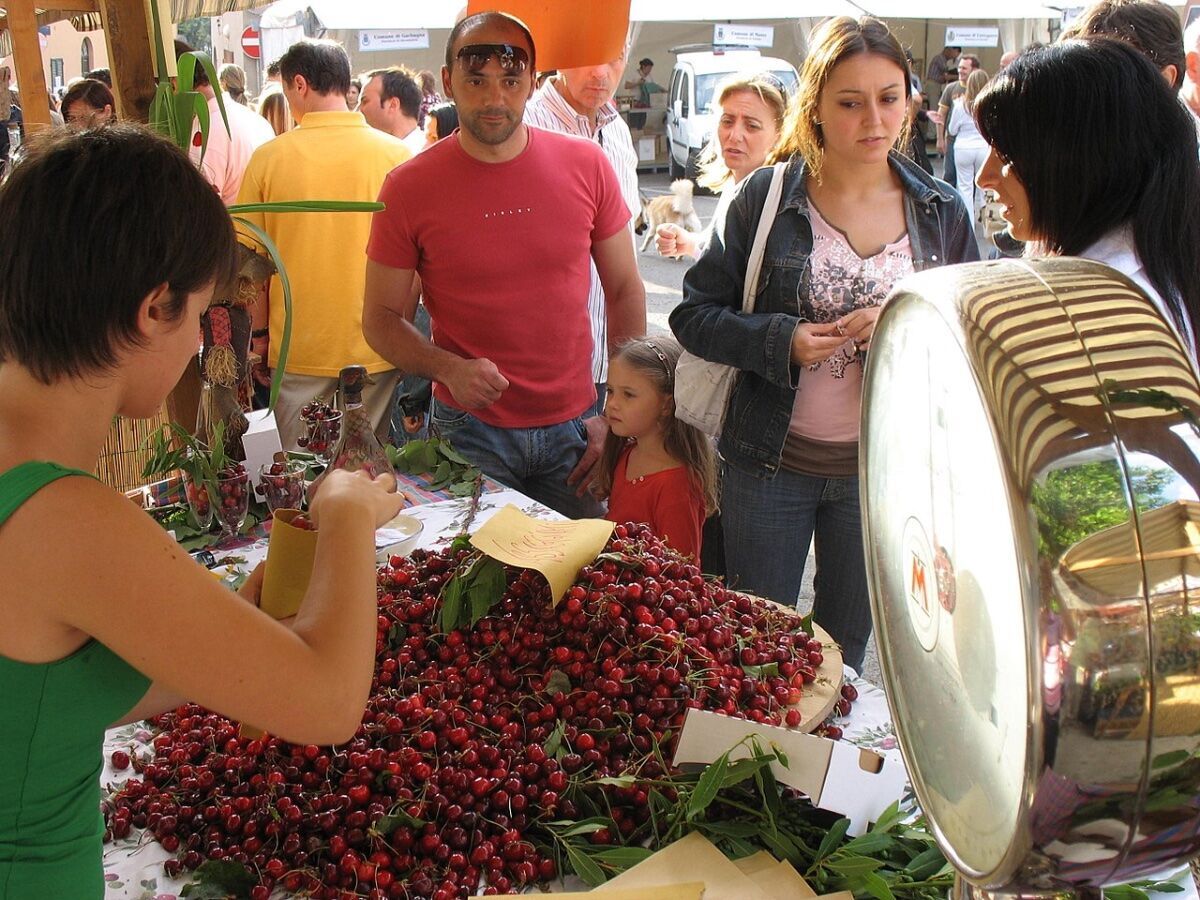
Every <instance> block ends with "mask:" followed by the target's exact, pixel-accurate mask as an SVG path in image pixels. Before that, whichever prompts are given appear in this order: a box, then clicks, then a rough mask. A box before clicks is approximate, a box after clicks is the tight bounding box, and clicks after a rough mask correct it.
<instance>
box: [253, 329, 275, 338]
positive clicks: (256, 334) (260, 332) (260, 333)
mask: <svg viewBox="0 0 1200 900" xmlns="http://www.w3.org/2000/svg"><path fill="white" fill-rule="evenodd" d="M270 334H271V329H270V328H255V329H254V330H253V331H251V332H250V337H252V338H265V337H268V336H269V335H270Z"/></svg>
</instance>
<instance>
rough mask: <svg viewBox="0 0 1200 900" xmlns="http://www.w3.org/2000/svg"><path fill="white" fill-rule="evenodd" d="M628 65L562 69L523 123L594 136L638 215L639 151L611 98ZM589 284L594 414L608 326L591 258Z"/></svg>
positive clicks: (604, 376)
mask: <svg viewBox="0 0 1200 900" xmlns="http://www.w3.org/2000/svg"><path fill="white" fill-rule="evenodd" d="M624 71H625V53H622V54H621V55H620V56H619V57H618V58H617V59H614V60H613V61H612V62H609V63H604V64H602V65H598V66H585V67H583V68H579V69H563V70H562V71H561V72H559V74H557V75H555V76H553V77H551V78H548V79H546V81H545V83H544V84H543V85H542V86H541V87H540V88H538V90H537V91H536V92H535V93H534V95H533V96H532V97H530V98H529V102H528V103H527V104H526V105H525V123H526V124H527V125H534V126H536V127H538V128H544V129H546V130H547V131H558V132H562V133H563V134H573V135H576V136H577V137H581V138H585V139H587V140H590V141H595V142H596V143H597V144H599V145H600V148H601V149H602V150H603V151H604V155H605V156H606V157H607V158H608V161H609V162H610V163H612V167H613V171H615V172H616V173H617V181H618V182H619V183H620V185H621V196H622V197H623V198H624V199H625V205H626V206H628V207H629V214H630V216H631V217H634V218H636V216H637V213H638V209H639V207H640V206H641V203H640V201H639V200H638V182H637V151H635V150H634V149H633V137H632V135H630V133H629V126H628V125H626V124H625V120H624V119H622V118H621V116H620V114H619V113H618V112H617V107H616V106H615V105H614V104H613V102H612V98H613V94H614V93H616V90H617V87H618V86H619V85H620V83H621V73H622V72H624ZM632 222H633V218H631V219H630V223H631V224H630V238H629V239H630V240H631V241H632V240H633V232H632ZM591 277H592V280H591V287H590V288H589V290H588V316H589V318H590V319H591V322H592V379H593V380H594V381H595V382H596V405H595V406H594V407H593V408H592V410H591V414H592V415H597V414H599V413H600V411H601V410H602V409H604V386H605V383H606V382H607V381H608V328H607V325H606V321H607V316H606V313H605V307H604V289H603V288H602V287H601V286H600V276H599V275H598V274H597V272H596V264H595V263H594V262H593V263H592V276H591Z"/></svg>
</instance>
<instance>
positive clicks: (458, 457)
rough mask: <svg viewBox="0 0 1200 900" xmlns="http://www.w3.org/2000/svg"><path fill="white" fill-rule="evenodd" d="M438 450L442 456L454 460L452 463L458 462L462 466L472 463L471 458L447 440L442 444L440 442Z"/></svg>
mask: <svg viewBox="0 0 1200 900" xmlns="http://www.w3.org/2000/svg"><path fill="white" fill-rule="evenodd" d="M438 452H439V453H441V454H442V456H444V457H446V459H448V460H450V462H452V463H458V464H459V465H460V466H470V465H471V461H470V460H468V459H467V458H466V457H465V456H463V455H462V454H461V453H459V452H458V451H457V450H455V449H454V448H453V447H451V446H450V444H449V443H448V442H446V441H442V442H441V443H440V444H438Z"/></svg>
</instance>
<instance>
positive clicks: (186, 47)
mask: <svg viewBox="0 0 1200 900" xmlns="http://www.w3.org/2000/svg"><path fill="white" fill-rule="evenodd" d="M196 52H203V51H197V50H196V48H195V47H193V46H192V45H191V44H189V43H188V42H187V41H184V40H181V39H180V38H175V61H176V62H179V58H180V57H181V56H183V54H185V53H196ZM205 55H206V56H207V54H205ZM206 84H212V82H211V81H209V80H208V72H206V71H204V66H202V65H199V64H197V65H196V71H195V74H194V75H192V86H193V87H204V86H205V85H206Z"/></svg>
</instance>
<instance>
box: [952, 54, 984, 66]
mask: <svg viewBox="0 0 1200 900" xmlns="http://www.w3.org/2000/svg"><path fill="white" fill-rule="evenodd" d="M964 59H969V60H970V61H971V67H972V68H975V69H982V68H983V63H981V62H980V61H979V57H978V56H976V55H975V54H974V53H964V54H962V55H961V56H959V58H958V64H959V65H960V66H961V65H962V63H963V60H964Z"/></svg>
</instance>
